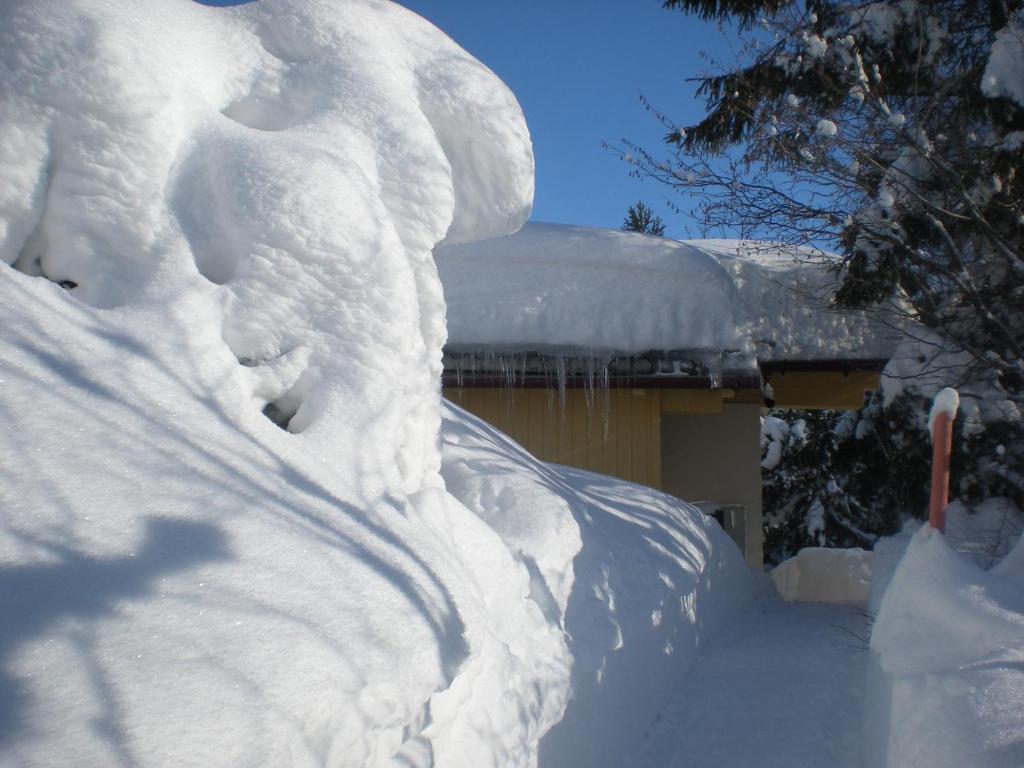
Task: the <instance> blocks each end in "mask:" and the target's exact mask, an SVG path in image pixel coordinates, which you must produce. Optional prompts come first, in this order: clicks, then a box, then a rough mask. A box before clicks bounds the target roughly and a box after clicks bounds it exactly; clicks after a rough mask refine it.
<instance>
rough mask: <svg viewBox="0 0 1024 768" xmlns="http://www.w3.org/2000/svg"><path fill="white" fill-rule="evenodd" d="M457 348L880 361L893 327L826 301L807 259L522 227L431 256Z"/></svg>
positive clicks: (722, 243) (780, 251) (716, 244)
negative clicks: (723, 353)
mask: <svg viewBox="0 0 1024 768" xmlns="http://www.w3.org/2000/svg"><path fill="white" fill-rule="evenodd" d="M435 255H436V258H437V264H438V270H439V272H440V274H441V281H442V283H443V284H444V293H445V300H446V301H447V304H448V333H449V342H450V343H451V344H452V345H456V346H460V347H468V348H473V347H488V348H500V349H537V348H544V347H552V346H554V347H571V348H573V349H584V350H611V351H616V352H620V353H633V352H643V351H646V350H651V349H657V350H689V351H705V352H706V351H714V352H718V353H720V352H721V351H723V350H740V351H741V352H744V353H746V354H747V355H748V357H749V358H750V359H753V358H755V357H756V358H758V359H762V360H767V359H778V358H789V359H828V358H867V357H885V356H887V355H888V353H889V351H890V350H891V347H892V334H891V333H890V332H887V331H886V330H884V329H882V328H880V327H878V326H877V325H875V324H872V323H871V322H869V320H868V319H867V318H866V317H865V316H864V315H863V314H861V313H856V312H838V311H834V310H832V309H830V308H828V307H826V306H825V302H826V299H825V295H826V292H827V288H828V287H829V285H830V284H831V282H832V281H834V280H835V279H836V277H835V275H833V274H831V273H830V272H829V271H828V270H827V269H826V268H825V267H824V266H822V265H821V264H811V263H808V259H807V255H806V254H803V255H801V254H798V253H795V252H793V251H791V250H788V249H784V248H780V247H778V246H772V245H769V244H765V243H756V242H743V241H736V240H698V241H692V242H678V241H673V240H667V239H664V238H660V237H653V236H650V235H640V234H635V233H629V232H620V231H614V230H604V229H593V228H585V227H570V226H564V225H553V224H533V223H531V224H527V225H526V226H525V227H523V229H521V230H520V231H519V232H517V233H515V234H513V235H510V236H507V237H502V238H495V239H490V240H484V241H481V242H476V243H471V244H466V245H460V246H445V247H441V248H438V249H437V251H436V252H435Z"/></svg>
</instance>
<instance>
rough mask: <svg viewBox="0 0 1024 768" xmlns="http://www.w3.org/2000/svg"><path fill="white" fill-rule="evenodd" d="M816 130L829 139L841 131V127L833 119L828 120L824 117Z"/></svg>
mask: <svg viewBox="0 0 1024 768" xmlns="http://www.w3.org/2000/svg"><path fill="white" fill-rule="evenodd" d="M815 130H816V131H817V133H818V135H820V136H824V137H825V138H829V139H831V138H832V137H833V136H835V135H836V134H837V133H838V132H839V129H838V128H837V127H836V124H835V123H833V122H832V121H831V120H826V119H824V118H822V119H821V120H819V121H818V124H817V126H816V127H815Z"/></svg>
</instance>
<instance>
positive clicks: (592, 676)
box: [442, 404, 751, 768]
mask: <svg viewBox="0 0 1024 768" xmlns="http://www.w3.org/2000/svg"><path fill="white" fill-rule="evenodd" d="M442 441H443V455H444V463H443V468H442V473H443V475H444V478H445V484H446V485H447V487H448V489H449V491H450V492H451V493H453V494H454V495H455V496H456V497H457V498H458V499H459V500H460V501H461V502H462V503H463V504H465V505H466V506H467V507H469V508H470V509H472V510H474V511H475V512H477V514H478V515H479V516H480V517H481V519H482V520H484V521H486V522H487V523H488V524H489V525H490V526H492V527H493V529H494V530H496V531H497V532H498V533H499V534H500V535H501V537H502V539H503V540H504V541H505V543H506V544H507V546H508V548H509V550H510V551H511V552H512V553H513V554H514V557H515V558H516V559H517V561H518V562H519V563H520V565H521V569H522V571H523V573H524V574H529V577H530V597H531V600H533V602H534V603H535V604H536V606H537V608H538V609H539V612H541V613H543V614H544V615H545V616H546V617H547V618H548V620H549V621H550V622H551V623H552V624H553V625H554V626H556V627H561V628H563V629H564V632H565V642H566V644H567V652H568V653H571V660H572V668H571V679H572V698H571V700H570V701H569V703H568V708H567V710H566V712H565V717H564V719H563V720H562V721H561V722H560V723H559V724H558V725H556V726H555V727H554V728H553V729H552V730H551V731H550V733H548V735H547V736H546V737H545V738H544V740H543V741H542V742H541V746H540V765H541V766H548V767H550V768H562V766H576V765H579V766H588V768H601V767H602V766H619V765H621V764H623V763H622V760H623V756H624V753H625V752H626V751H627V750H628V749H630V748H631V746H633V745H635V744H636V743H638V742H639V740H640V737H641V736H642V735H643V733H644V732H645V731H646V729H647V727H648V726H649V725H650V723H651V721H652V719H653V718H654V717H655V716H656V715H657V713H658V711H659V710H660V708H661V706H662V705H663V704H664V702H665V701H667V700H668V698H669V697H670V696H671V694H672V692H673V691H674V690H675V689H676V688H677V687H678V686H679V685H680V684H681V683H682V681H683V680H684V679H685V677H686V675H687V673H688V671H689V668H690V666H691V665H692V663H693V660H694V658H695V656H696V653H697V650H698V649H699V648H700V647H701V645H702V644H703V642H704V640H705V638H706V636H707V634H708V633H709V632H711V631H712V630H714V629H715V628H716V626H717V625H718V624H719V623H720V621H721V620H722V619H723V618H724V617H725V616H727V615H730V614H732V613H733V612H735V611H736V610H737V609H739V608H740V607H742V606H744V605H745V604H746V603H747V602H748V601H749V598H750V591H751V585H750V576H749V573H748V571H747V568H746V566H745V564H744V561H743V556H742V555H741V554H740V552H739V551H738V550H737V549H736V546H735V544H733V543H732V541H731V539H729V537H728V536H727V535H726V534H725V533H724V532H723V531H722V530H721V528H719V527H718V525H717V524H716V523H715V522H714V521H713V519H712V518H709V517H706V516H704V515H703V514H701V513H700V512H699V511H698V510H697V509H696V508H694V507H692V506H690V505H689V504H686V503H684V502H681V501H679V500H678V499H676V498H674V497H671V496H667V495H665V494H662V493H659V492H658V491H655V490H652V489H650V488H645V487H642V486H638V485H633V484H631V483H628V482H626V481H624V480H619V479H616V478H612V477H606V476H602V475H595V474H591V473H588V472H583V471H578V470H574V469H569V468H567V467H560V466H554V465H547V464H543V463H541V462H539V461H537V460H536V459H534V458H533V457H532V456H530V455H529V454H527V453H526V452H525V451H524V450H523V449H522V448H520V447H519V446H518V445H516V444H515V443H514V442H512V441H511V440H510V439H509V438H507V437H505V436H504V435H502V434H500V433H498V432H496V431H495V430H494V429H493V428H492V427H490V426H489V425H487V424H485V423H484V422H482V421H480V420H479V419H477V418H475V417H474V416H471V415H470V414H468V413H466V412H465V411H462V410H461V409H459V408H457V407H456V406H453V405H450V404H446V406H445V412H444V427H443V430H442ZM563 658H568V657H567V656H566V657H563Z"/></svg>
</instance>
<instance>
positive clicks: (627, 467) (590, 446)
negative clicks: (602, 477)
mask: <svg viewBox="0 0 1024 768" xmlns="http://www.w3.org/2000/svg"><path fill="white" fill-rule="evenodd" d="M444 395H445V397H447V398H448V399H449V400H451V401H452V402H454V403H456V404H457V405H460V406H461V407H463V408H465V409H466V410H467V411H469V412H470V413H473V414H475V415H477V416H479V417H480V418H482V419H483V420H484V421H487V422H488V423H490V424H492V425H493V426H495V427H497V428H498V429H499V430H501V431H502V432H504V433H505V434H506V435H508V436H509V437H511V438H512V439H513V440H515V441H516V442H517V443H519V444H520V445H522V446H523V447H525V448H526V449H527V450H528V451H530V453H532V454H533V455H534V456H536V457H537V458H539V459H542V460H544V461H553V462H556V463H558V464H565V465H568V466H571V467H578V468H580V469H587V470H591V471H593V472H601V473H604V474H608V475H615V476H616V477H621V478H624V479H626V480H630V481H632V482H635V483H642V484H644V485H649V486H652V487H655V488H659V487H661V392H660V391H658V390H630V389H613V390H609V391H608V393H607V401H606V402H605V398H604V396H602V395H600V394H596V393H595V394H593V395H592V402H591V404H590V407H589V408H588V405H587V396H586V392H585V391H584V390H582V389H570V390H567V391H566V393H565V401H564V406H563V404H562V403H561V402H560V399H559V396H558V392H557V391H555V390H545V389H477V388H462V389H456V388H446V389H445V392H444ZM606 403H607V404H606ZM606 417H607V422H606Z"/></svg>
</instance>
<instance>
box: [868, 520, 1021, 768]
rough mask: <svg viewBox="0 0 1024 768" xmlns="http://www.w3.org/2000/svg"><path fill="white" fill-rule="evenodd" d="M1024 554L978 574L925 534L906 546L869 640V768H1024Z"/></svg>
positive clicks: (926, 531)
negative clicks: (1023, 586)
mask: <svg viewBox="0 0 1024 768" xmlns="http://www.w3.org/2000/svg"><path fill="white" fill-rule="evenodd" d="M1022 552H1024V546H1022V545H1021V544H1019V543H1018V544H1017V546H1016V548H1015V549H1014V550H1013V551H1012V552H1011V553H1010V554H1009V555H1008V556H1007V557H1006V558H1005V559H1004V560H1003V561H1002V562H1001V563H1000V564H999V565H997V566H996V567H995V568H993V569H992V570H990V571H984V570H982V569H981V568H979V567H978V566H977V565H976V564H975V563H973V562H971V561H970V560H969V559H968V558H967V557H965V556H964V555H961V554H959V553H957V552H955V551H953V550H952V549H951V548H950V547H949V546H948V544H947V542H946V540H945V538H944V537H943V536H942V535H941V534H940V533H938V532H937V531H935V530H934V529H932V528H930V527H928V526H924V527H922V528H920V529H919V530H918V531H917V533H915V534H914V535H913V537H912V538H911V539H910V541H909V545H908V546H907V548H906V552H905V554H904V555H903V558H902V560H900V561H899V564H898V565H897V567H896V568H895V571H894V572H893V575H892V579H891V582H890V583H889V586H888V588H887V589H886V590H885V593H884V597H883V598H882V600H881V605H880V609H879V612H878V617H877V619H876V621H875V625H874V629H873V631H872V635H871V649H872V652H873V656H874V659H875V663H876V679H875V684H874V686H873V690H872V694H871V696H870V698H869V700H868V702H867V706H868V710H869V714H871V713H872V712H873V713H875V714H874V718H875V719H876V720H875V728H874V729H873V730H871V729H869V736H870V743H869V745H868V746H869V750H870V752H871V753H873V755H874V761H873V762H872V761H871V760H870V759H869V762H870V763H871V764H873V765H889V766H901V767H902V766H939V767H943V766H949V767H950V768H952V767H953V766H964V765H971V766H977V767H978V768H990V767H991V768H996V767H997V766H998V767H999V768H1004V767H1005V768H1008V767H1009V766H1019V765H1022V764H1024V591H1022V590H1021V584H1022V583H1024V568H1022V566H1024V555H1022ZM879 717H881V718H884V719H885V720H886V722H883V723H881V724H879V723H878V722H877V718H879ZM869 722H870V718H869Z"/></svg>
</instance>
